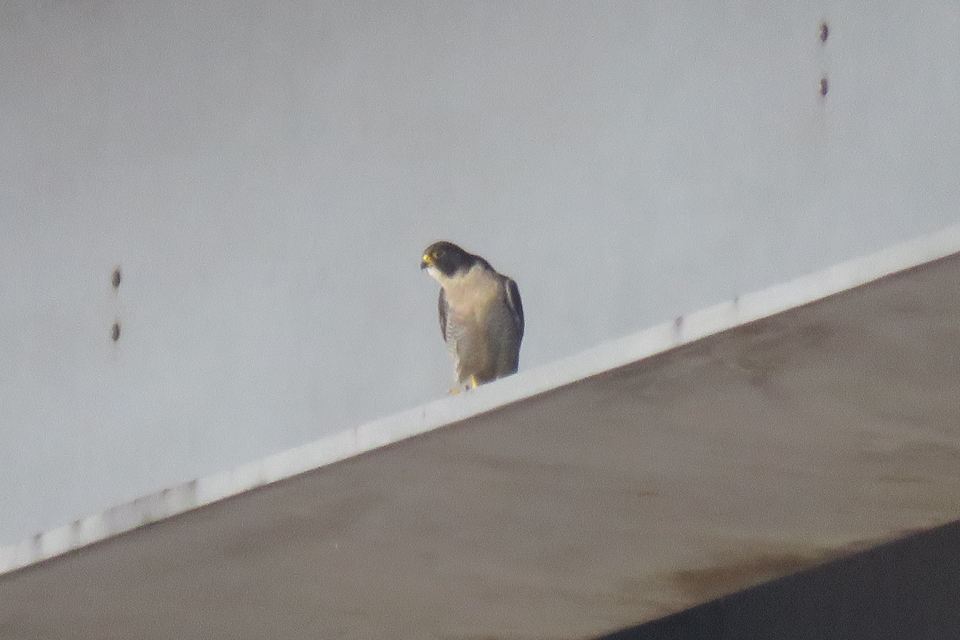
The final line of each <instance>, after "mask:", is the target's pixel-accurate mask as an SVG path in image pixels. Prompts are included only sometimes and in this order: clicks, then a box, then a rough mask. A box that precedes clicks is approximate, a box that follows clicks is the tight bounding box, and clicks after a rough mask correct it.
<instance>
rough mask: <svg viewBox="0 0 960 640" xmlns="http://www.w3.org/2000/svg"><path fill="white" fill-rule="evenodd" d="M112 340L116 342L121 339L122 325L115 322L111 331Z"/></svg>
mask: <svg viewBox="0 0 960 640" xmlns="http://www.w3.org/2000/svg"><path fill="white" fill-rule="evenodd" d="M110 339H111V340H113V341H114V342H116V341H117V340H119V339H120V323H119V322H114V323H113V327H111V329H110Z"/></svg>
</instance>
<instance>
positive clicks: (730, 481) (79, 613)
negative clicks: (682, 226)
mask: <svg viewBox="0 0 960 640" xmlns="http://www.w3.org/2000/svg"><path fill="white" fill-rule="evenodd" d="M958 468H960V256H953V257H950V258H947V259H944V260H940V261H938V262H935V263H931V264H929V265H926V266H923V267H918V268H915V269H912V270H909V271H906V272H903V273H900V274H896V275H894V276H891V277H888V278H885V279H883V280H881V281H878V282H875V283H872V284H869V285H866V286H864V287H861V288H859V289H855V290H853V291H850V292H847V293H843V294H840V295H837V296H834V297H831V298H828V299H826V300H823V301H821V302H818V303H814V304H811V305H807V306H805V307H802V308H799V309H796V310H793V311H789V312H786V313H783V314H780V315H778V316H774V317H771V318H768V319H765V320H761V321H758V322H755V323H753V324H750V325H747V326H744V327H740V328H738V329H734V330H731V331H728V332H725V333H723V334H720V335H717V336H713V337H710V338H707V339H704V340H701V341H699V342H696V343H693V344H690V345H688V346H685V347H682V348H679V349H675V350H673V351H670V352H668V353H665V354H663V355H660V356H656V357H653V358H649V359H646V360H644V361H641V362H638V363H635V364H633V365H630V366H627V367H623V368H621V369H617V370H614V371H611V372H609V373H606V374H603V375H600V376H596V377H593V378H590V379H587V380H583V381H581V382H578V383H575V384H572V385H569V386H566V387H563V388H560V389H558V390H556V391H553V392H550V393H546V394H543V395H540V396H537V397H534V398H531V399H529V400H524V401H521V402H518V403H516V404H513V405H510V406H507V407H505V408H502V409H499V410H497V411H494V412H491V413H488V414H485V415H481V416H478V417H476V418H472V419H469V420H466V421H464V422H461V423H459V424H455V425H452V426H450V427H447V428H444V429H440V430H438V431H435V432H432V433H429V434H426V435H423V436H420V437H417V438H413V439H410V440H407V441H404V442H401V443H399V444H396V445H393V446H390V447H387V448H385V449H380V450H376V451H373V452H370V453H367V454H364V455H362V456H359V457H356V458H353V459H349V460H347V461H344V462H340V463H337V464H334V465H331V466H328V467H324V468H322V469H319V470H317V471H314V472H310V473H307V474H304V475H302V476H298V477H296V478H293V479H291V480H287V481H283V482H280V483H277V484H274V485H271V486H268V487H265V488H263V489H260V490H256V491H253V492H249V493H247V494H243V495H241V496H239V497H236V498H233V499H230V500H227V501H223V502H220V503H217V504H214V505H212V506H209V507H205V508H203V509H200V510H197V511H193V512H190V513H188V514H186V515H183V516H180V517H177V518H174V519H171V520H168V521H164V522H161V523H158V524H154V525H151V526H149V527H146V528H143V529H140V530H137V531H135V532H133V533H131V534H128V535H124V536H121V537H118V538H114V539H111V540H108V541H106V542H103V543H101V544H98V545H95V546H92V547H88V548H86V549H82V550H80V551H78V552H75V553H72V554H69V555H66V556H63V557H61V558H59V559H55V560H53V561H50V562H46V563H43V564H40V565H37V566H34V567H31V568H28V569H25V570H22V571H19V572H14V573H12V574H9V575H7V576H4V577H3V578H0V638H3V639H8V638H10V639H14V638H15V639H17V640H27V639H31V638H78V639H79V638H83V639H86V638H90V639H94V638H95V639H97V640H105V639H110V638H117V639H120V638H123V639H127V638H148V639H149V638H157V639H160V638H163V639H167V638H184V639H190V638H198V639H199V638H204V639H217V638H223V639H227V638H229V639H231V640H233V639H242V638H251V639H252V638H268V637H270V638H289V639H298V638H311V639H314V638H385V639H390V638H437V639H440V638H443V639H454V638H455V639H458V640H466V639H471V640H480V639H497V640H500V639H533V638H537V639H540V638H544V639H546V638H550V639H558V638H587V637H590V636H594V635H599V634H600V633H602V632H605V631H610V630H613V629H616V628H619V627H623V626H626V625H629V624H635V623H638V622H640V621H643V620H647V619H651V618H653V617H657V616H660V615H663V614H666V613H668V612H672V611H677V610H680V609H682V608H685V607H688V606H690V605H693V604H695V603H699V602H703V601H705V600H707V599H709V598H712V597H715V596H718V595H721V594H725V593H730V592H732V591H735V590H738V589H740V588H742V587H745V586H748V585H752V584H756V583H758V582H760V581H764V580H766V579H769V578H772V577H775V576H780V575H784V574H786V573H790V572H792V571H795V570H797V569H800V568H803V567H808V566H813V565H816V564H818V563H820V562H823V561H825V560H827V559H830V558H834V557H837V556H838V555H842V554H845V553H849V552H851V551H855V550H858V549H862V548H865V547H868V546H871V545H875V544H877V543H880V542H882V541H885V540H889V539H893V538H897V537H899V536H902V535H904V534H905V533H906V532H910V531H914V530H917V529H923V528H927V527H931V526H934V525H937V524H940V523H944V522H948V521H951V520H955V519H957V518H960V473H958Z"/></svg>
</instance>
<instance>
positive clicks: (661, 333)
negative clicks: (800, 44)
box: [0, 224, 960, 574]
mask: <svg viewBox="0 0 960 640" xmlns="http://www.w3.org/2000/svg"><path fill="white" fill-rule="evenodd" d="M958 251H960V224H958V225H955V226H951V227H949V228H947V229H944V230H942V231H940V232H937V233H933V234H930V235H926V236H922V237H919V238H916V239H914V240H912V241H910V242H907V243H904V244H901V245H897V246H895V247H891V248H888V249H885V250H883V251H880V252H877V253H875V254H872V255H869V256H866V257H863V258H859V259H855V260H851V261H848V262H844V263H841V264H838V265H836V266H833V267H830V268H828V269H825V270H823V271H820V272H817V273H813V274H810V275H807V276H803V277H800V278H797V279H795V280H792V281H790V282H787V283H784V284H780V285H776V286H773V287H770V288H768V289H765V290H763V291H759V292H755V293H748V294H744V295H742V296H739V297H738V298H736V299H734V300H730V301H727V302H724V303H720V304H717V305H714V306H711V307H707V308H705V309H701V310H698V311H694V312H692V313H689V314H686V315H684V316H681V317H678V318H677V319H676V320H675V321H674V322H668V323H664V324H660V325H657V326H654V327H651V328H649V329H646V330H644V331H640V332H638V333H635V334H632V335H630V336H627V337H624V338H621V339H618V340H612V341H609V342H605V343H603V344H600V345H598V346H597V347H595V348H592V349H589V350H587V351H584V352H582V353H580V354H577V355H575V356H572V357H569V358H565V359H562V360H559V361H557V362H554V363H552V364H550V365H546V366H543V367H539V368H537V369H533V370H530V371H524V372H521V373H518V374H517V375H514V376H511V377H510V378H507V379H504V380H499V381H497V382H494V383H491V384H488V385H485V386H483V387H480V388H478V389H476V390H473V391H470V392H469V393H462V394H458V395H456V396H450V397H444V398H441V399H439V400H436V401H433V402H430V403H427V404H425V405H422V406H419V407H416V408H413V409H409V410H407V411H403V412H401V413H398V414H395V415H392V416H388V417H385V418H382V419H379V420H375V421H372V422H369V423H366V424H363V425H360V426H358V427H356V428H353V429H349V430H346V431H344V432H342V433H339V434H337V435H334V436H331V437H327V438H322V439H320V440H317V441H315V442H312V443H309V444H306V445H303V446H301V447H297V448H295V449H291V450H288V451H284V452H282V453H278V454H275V455H272V456H269V457H267V458H264V459H262V460H258V461H255V462H251V463H249V464H246V465H243V466H240V467H237V468H235V469H233V470H231V471H229V472H226V473H221V474H216V475H212V476H206V477H203V478H199V479H197V480H194V481H191V482H188V483H185V484H183V485H179V486H176V487H171V488H168V489H164V490H162V491H159V492H156V493H153V494H149V495H146V496H143V497H141V498H138V499H136V500H134V501H132V502H129V503H125V504H121V505H118V506H116V507H113V508H111V509H108V510H106V511H104V512H102V513H99V514H95V515H91V516H88V517H85V518H81V519H79V520H77V521H75V522H73V523H71V524H69V525H66V526H63V527H60V528H57V529H53V530H50V531H46V532H42V533H39V534H37V535H35V536H33V537H32V538H29V539H27V540H24V541H22V542H21V543H19V544H15V545H10V546H6V547H3V548H0V574H4V573H9V572H12V571H15V570H18V569H21V568H24V567H27V566H29V565H32V564H35V563H38V562H42V561H44V560H48V559H51V558H54V557H56V556H59V555H62V554H64V553H67V552H70V551H73V550H76V549H79V548H82V547H84V546H87V545H90V544H93V543H96V542H100V541H103V540H106V539H108V538H110V537H112V536H116V535H119V534H122V533H125V532H128V531H131V530H134V529H136V528H138V527H141V526H144V525H146V524H150V523H154V522H158V521H161V520H164V519H166V518H170V517H172V516H176V515H179V514H182V513H185V512H187V511H190V510H192V509H196V508H198V507H201V506H204V505H209V504H212V503H214V502H217V501H219V500H222V499H224V498H228V497H231V496H236V495H239V494H241V493H243V492H245V491H249V490H251V489H254V488H257V487H261V486H264V485H267V484H270V483H274V482H277V481H279V480H283V479H286V478H290V477H292V476H295V475H298V474H301V473H303V472H306V471H309V470H312V469H317V468H319V467H322V466H325V465H329V464H331V463H334V462H337V461H341V460H344V459H347V458H350V457H353V456H356V455H359V454H362V453H365V452H368V451H371V450H374V449H376V448H379V447H383V446H385V445H389V444H393V443H396V442H398V441H401V440H404V439H406V438H410V437H412V436H416V435H419V434H423V433H426V432H429V431H431V430H434V429H438V428H440V427H442V426H445V425H449V424H452V423H456V422H460V421H462V420H465V419H467V418H471V417H473V416H477V415H480V414H483V413H486V412H490V411H493V410H495V409H498V408H500V407H504V406H506V405H509V404H512V403H515V402H517V401H520V400H523V399H526V398H530V397H533V396H536V395H538V394H541V393H544V392H547V391H550V390H553V389H557V388H560V387H563V386H564V385H568V384H570V383H573V382H576V381H578V380H582V379H584V378H588V377H590V376H594V375H597V374H600V373H603V372H605V371H609V370H611V369H615V368H617V367H621V366H623V365H626V364H629V363H632V362H636V361H638V360H642V359H644V358H647V357H650V356H653V355H656V354H659V353H663V352H665V351H668V350H670V349H673V348H675V347H678V346H681V345H684V344H688V343H691V342H694V341H696V340H699V339H702V338H704V337H707V336H711V335H714V334H716V333H719V332H722V331H725V330H728V329H732V328H735V327H738V326H741V325H744V324H747V323H750V322H753V321H756V320H759V319H762V318H766V317H769V316H772V315H775V314H777V313H780V312H783V311H786V310H788V309H792V308H795V307H798V306H802V305H805V304H808V303H811V302H814V301H817V300H820V299H823V298H825V297H828V296H831V295H833V294H836V293H840V292H843V291H847V290H849V289H852V288H854V287H858V286H860V285H863V284H866V283H869V282H871V281H874V280H877V279H879V278H883V277H884V276H888V275H891V274H893V273H896V272H898V271H902V270H905V269H909V268H912V267H915V266H918V265H921V264H924V263H927V262H930V261H933V260H937V259H939V258H943V257H946V256H949V255H952V254H954V253H957V252H958Z"/></svg>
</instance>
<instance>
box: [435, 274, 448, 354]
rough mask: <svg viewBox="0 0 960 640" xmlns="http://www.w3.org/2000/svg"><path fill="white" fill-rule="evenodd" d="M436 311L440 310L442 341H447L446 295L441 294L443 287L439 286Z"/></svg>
mask: <svg viewBox="0 0 960 640" xmlns="http://www.w3.org/2000/svg"><path fill="white" fill-rule="evenodd" d="M437 311H439V312H440V335H442V336H443V341H444V342H446V341H447V296H445V295H444V294H443V287H441V288H440V297H439V298H437Z"/></svg>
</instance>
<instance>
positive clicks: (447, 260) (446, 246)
mask: <svg viewBox="0 0 960 640" xmlns="http://www.w3.org/2000/svg"><path fill="white" fill-rule="evenodd" d="M480 261H481V258H479V257H478V256H475V255H473V254H471V253H467V252H466V251H464V250H463V249H461V248H460V247H458V246H457V245H455V244H453V243H452V242H446V241H442V240H441V241H440V242H434V243H433V244H432V245H430V246H429V247H427V248H426V249H424V251H423V258H421V260H420V268H421V269H426V270H427V273H429V274H430V275H431V276H433V277H434V278H437V279H438V280H439V277H438V276H443V277H444V278H453V277H455V276H456V275H457V274H458V273H466V272H467V271H469V270H470V269H471V268H472V267H473V266H474V265H475V264H477V263H478V262H480Z"/></svg>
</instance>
